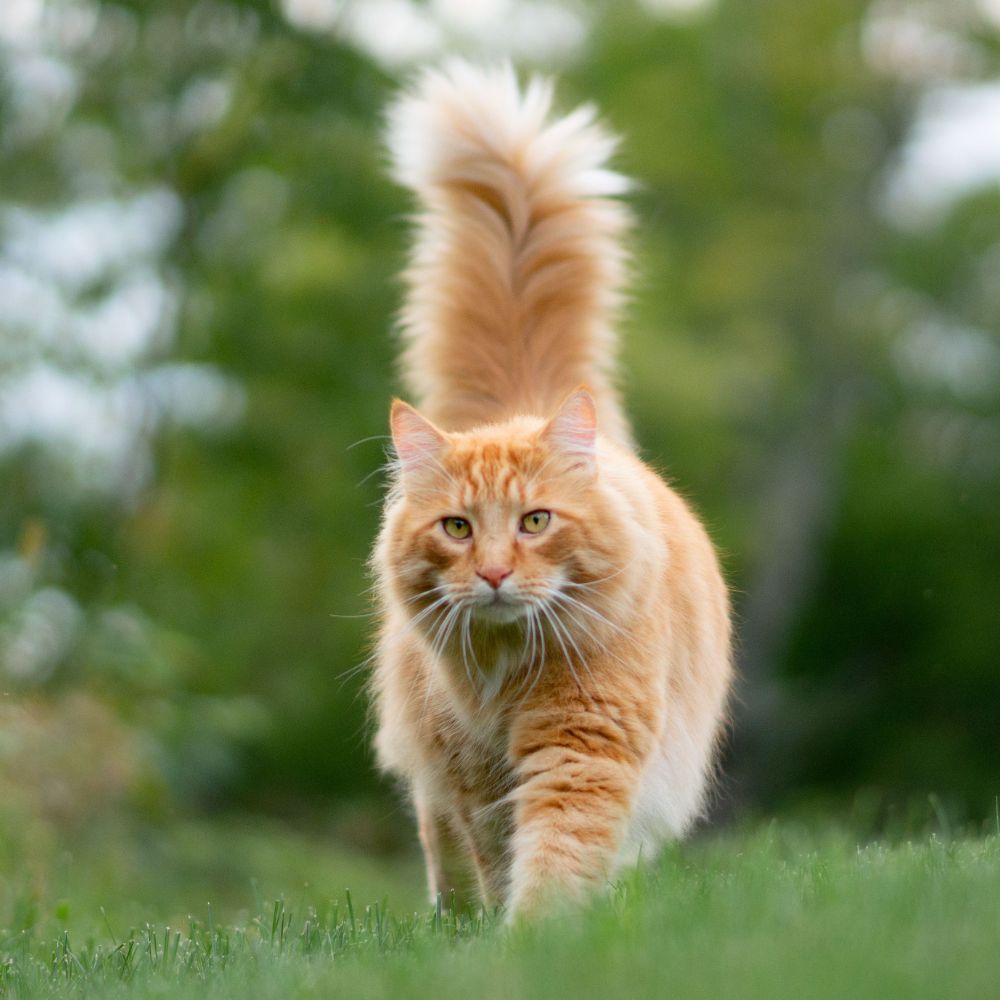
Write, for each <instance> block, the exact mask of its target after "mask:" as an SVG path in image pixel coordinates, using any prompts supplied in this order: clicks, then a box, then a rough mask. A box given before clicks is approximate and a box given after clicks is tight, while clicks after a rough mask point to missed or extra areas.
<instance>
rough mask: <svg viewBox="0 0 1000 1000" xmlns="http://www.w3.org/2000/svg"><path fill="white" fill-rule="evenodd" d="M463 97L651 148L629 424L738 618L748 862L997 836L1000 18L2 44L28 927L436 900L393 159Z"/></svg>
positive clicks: (9, 632) (634, 172)
mask: <svg viewBox="0 0 1000 1000" xmlns="http://www.w3.org/2000/svg"><path fill="white" fill-rule="evenodd" d="M448 53H463V54H466V55H470V56H475V57H482V58H491V59H496V58H500V57H506V56H509V57H511V58H513V59H514V60H515V61H516V62H517V63H518V64H519V65H521V66H524V67H526V68H531V67H534V68H539V69H541V70H543V71H544V72H547V73H552V74H556V75H558V77H559V78H560V84H559V95H560V103H561V105H562V106H563V107H567V108H568V107H570V106H572V105H574V104H576V103H578V102H580V101H592V102H595V103H596V104H597V105H598V106H599V107H600V108H601V109H602V112H603V115H604V117H605V119H606V121H607V122H608V123H609V125H610V126H611V127H612V128H613V129H614V130H616V131H618V132H619V133H621V134H622V136H623V137H624V139H623V142H622V146H621V149H620V153H619V156H618V164H617V165H618V166H619V168H620V169H621V170H623V171H625V172H626V173H628V174H630V175H631V176H633V177H635V178H636V179H637V180H638V182H639V183H638V184H637V187H636V190H635V192H634V194H633V195H632V196H631V198H630V201H631V204H632V206H633V208H634V212H635V216H636V220H637V228H636V234H635V240H634V254H635V282H634V290H633V292H634V294H633V298H632V301H631V304H630V306H629V309H628V313H627V317H626V320H625V323H624V365H623V370H624V373H625V377H624V388H625V395H626V397H627V400H628V405H629V408H630V411H631V413H632V414H633V416H634V419H635V424H636V428H637V433H638V437H639V440H640V441H641V444H642V449H643V453H644V455H645V456H646V457H647V458H648V459H649V460H651V461H652V462H654V463H656V464H657V465H659V466H661V467H663V468H664V469H666V470H668V473H669V475H670V476H671V477H672V478H673V480H674V481H675V482H676V484H677V485H678V488H679V489H680V490H681V492H682V493H684V494H685V495H686V496H688V497H689V498H691V500H692V501H693V502H694V504H695V506H696V508H697V509H698V510H700V511H701V513H702V514H703V516H704V517H705V519H706V521H707V523H708V525H709V526H710V530H711V532H712V534H713V536H714V537H715V539H716V540H717V542H718V544H719V546H720V548H721V551H722V553H723V558H724V562H725V567H726V571H727V574H728V577H729V579H730V580H731V582H732V585H733V588H734V595H735V602H736V607H737V613H738V619H739V634H740V642H739V667H740V671H741V677H742V680H741V685H740V690H739V697H738V701H737V704H736V724H735V729H734V733H733V736H732V739H731V741H730V745H729V749H728V759H727V764H726V778H725V781H724V783H723V785H722V788H721V792H720V796H719V801H718V802H717V804H716V808H715V812H714V822H716V823H725V822H732V821H733V820H734V819H739V818H740V817H745V816H754V815H773V814H777V813H782V812H802V811H810V812H812V813H813V814H816V815H820V816H825V817H829V818H830V819H831V820H832V821H836V822H844V823H849V824H852V825H854V826H855V827H857V828H859V829H861V830H863V831H865V832H878V831H884V830H887V829H893V828H895V829H905V828H906V826H907V824H913V823H920V822H924V821H925V819H926V817H927V816H931V817H932V819H933V820H934V821H935V822H937V823H939V824H944V825H949V826H954V825H956V824H972V825H975V824H977V823H983V822H987V821H988V822H993V821H994V820H993V817H994V815H995V809H996V801H997V799H996V796H997V795H998V793H1000V670H998V666H1000V662H998V656H1000V76H998V68H1000V4H998V3H997V2H996V0H976V2H973V0H940V2H918V0H914V2H910V3H906V2H895V0H875V2H863V0H823V2H822V3H803V2H801V0H760V2H754V3H745V2H743V0H715V2H712V0H645V2H643V3H638V2H610V0H608V2H602V3H583V2H556V0H432V2H427V3H418V2H413V0H283V2H277V0H275V2H266V0H259V2H250V0H157V2H155V3H154V2H148V0H134V2H129V0H119V2H103V0H4V3H3V4H2V6H0V889H2V888H3V886H4V885H5V884H6V885H7V886H8V888H9V886H10V885H11V884H13V883H14V882H17V883H18V884H19V885H21V886H22V888H23V883H24V882H25V880H28V881H31V882H32V884H34V885H36V886H38V887H39V888H38V892H39V893H42V894H44V892H45V891H48V890H47V889H46V887H47V886H48V887H49V888H50V889H51V891H52V892H56V893H57V894H58V892H59V891H68V890H66V889H65V885H68V884H70V883H67V882H66V881H65V880H66V879H70V880H71V879H72V878H75V877H82V876H81V875H80V871H81V869H82V868H88V869H89V870H90V871H91V872H92V873H96V874H94V877H95V878H97V877H100V878H102V879H104V882H103V883H101V884H102V885H104V886H105V887H106V888H105V891H112V890H111V889H109V888H107V887H113V886H115V885H120V886H128V887H131V888H130V891H133V892H138V891H139V890H136V889H135V886H136V885H137V884H139V883H138V882H137V880H139V882H141V880H142V879H155V878H156V877H158V876H157V873H158V872H159V873H161V874H162V873H164V872H166V873H172V877H173V878H174V881H175V882H176V883H177V884H178V885H181V884H183V882H184V878H187V879H188V880H189V883H190V885H191V886H195V887H197V888H196V889H194V890H192V891H195V892H197V893H200V892H202V886H203V885H204V884H205V883H204V880H205V879H207V878H209V877H211V878H212V879H214V880H215V882H214V883H213V884H215V885H216V886H217V885H218V882H219V880H220V879H224V877H225V876H226V873H227V872H228V873H230V874H231V876H232V881H233V884H234V885H243V884H244V881H245V879H246V878H249V876H250V875H252V874H253V872H254V871H261V870H265V869H267V864H268V863H269V862H267V861H266V860H265V859H267V858H271V857H273V856H280V857H282V858H283V859H284V861H283V863H284V864H286V866H291V867H286V868H285V869H283V871H285V872H286V873H287V872H289V871H295V872H298V870H299V869H298V868H296V867H295V866H296V865H298V866H300V867H301V869H302V871H303V872H308V871H309V870H311V871H313V872H314V873H315V872H317V871H327V869H325V868H323V865H324V864H326V863H327V861H324V859H329V858H331V857H334V856H336V857H337V858H346V859H348V860H347V861H345V862H344V864H343V866H342V868H339V869H337V875H336V876H334V875H330V876H329V877H330V878H331V879H334V878H340V877H341V875H340V872H341V871H343V873H344V874H343V878H344V880H345V881H346V880H347V879H350V880H351V882H350V884H353V885H359V884H360V885H361V886H367V885H369V884H373V885H374V884H375V883H377V878H375V877H374V876H373V880H367V879H368V875H367V874H366V873H367V872H368V869H366V868H365V867H364V866H365V865H368V864H371V863H373V862H372V859H373V858H378V857H380V856H382V855H385V856H388V857H391V858H395V859H399V860H397V861H393V862H392V863H393V864H394V865H396V866H402V868H401V869H400V870H403V869H405V870H406V871H407V872H413V873H415V872H416V870H417V869H416V865H415V863H414V862H413V860H412V857H413V845H414V838H413V833H412V830H411V824H410V821H409V819H408V817H407V815H406V811H405V808H403V807H401V806H400V805H399V802H398V799H397V798H396V797H395V796H394V794H393V791H392V789H390V788H388V787H387V786H386V785H384V784H382V783H380V782H379V780H378V779H377V777H376V775H375V773H374V770H373V767H372V758H371V753H370V751H369V747H368V729H369V727H368V722H367V717H366V711H367V708H366V702H365V697H364V684H365V669H364V666H363V664H364V660H365V657H366V656H367V653H368V634H369V622H368V619H367V618H366V617H365V615H366V614H367V613H368V612H369V611H370V600H369V597H368V595H367V594H366V588H367V586H368V580H367V577H366V572H365V560H366V556H367V552H368V548H369V544H370V542H371V539H372V537H373V535H374V533H375V530H376V526H377V522H378V516H379V501H380V493H381V482H380V476H379V472H378V471H377V470H378V469H379V467H380V465H381V464H382V462H383V460H384V448H385V439H384V437H383V435H384V433H385V428H386V411H387V404H388V401H389V399H390V397H391V395H392V393H393V391H394V389H395V388H396V386H397V382H396V379H395V374H394V367H393V365H394V361H393V359H394V353H395V348H394V342H393V337H392V335H391V330H392V326H393V316H394V311H395V310H396V308H397V307H398V305H399V300H400V288H399V285H398V284H397V279H396V275H397V273H398V271H399V269H400V267H401V265H402V263H403V260H404V256H405V252H406V246H407V221H406V216H407V212H408V211H409V210H410V208H411V205H410V204H409V202H408V201H407V199H406V197H405V196H404V195H403V194H402V193H401V192H400V191H399V190H397V189H395V188H394V187H393V185H392V184H391V183H390V182H389V181H388V179H387V176H386V170H385V158H384V154H383V152H382V149H381V146H380V127H381V126H380V122H381V115H382V110H383V108H384V105H385V103H386V101H387V99H388V98H389V96H390V95H391V94H392V93H393V91H394V89H395V88H396V87H397V86H398V85H399V84H400V82H401V81H403V80H405V79H406V78H407V75H408V74H409V73H411V72H412V70H413V68H414V66H416V65H419V64H421V63H423V62H426V61H433V60H434V59H437V58H440V57H441V56H442V55H444V54H448ZM296 838H298V839H296ZM303 838H304V839H303ZM88 845H90V846H88ZM338 851H339V852H341V853H340V854H338V853H337V852H338ZM352 852H353V853H352ZM81 860H82V861H83V862H85V863H84V864H81ZM407 866H411V867H407ZM59 873H61V874H59ZM164 877H165V876H164ZM294 877H295V878H298V875H297V874H296V875H295V876H294ZM307 877H308V876H307V874H303V875H302V879H303V880H305V879H307ZM407 878H409V876H407ZM4 879H7V882H6V883H4ZM60 879H63V881H62V882H60ZM116 880H117V881H116ZM417 881H418V876H417V875H416V874H414V877H413V881H412V884H413V885H416V884H417ZM407 884H409V883H407ZM52 886H57V888H56V889H52V888H51V887H52ZM58 886H62V887H63V888H58ZM216 891H219V890H218V889H217V890H216ZM178 892H180V890H178ZM140 895H141V893H140ZM19 898H21V899H22V903H19V904H18V905H19V906H21V905H23V898H24V897H23V894H22V896H21V897H19ZM196 898H199V899H200V898H201V896H200V895H198V896H196ZM163 905H164V907H166V908H168V909H169V907H170V906H171V905H176V906H180V905H182V903H180V902H176V903H164V904H163ZM7 916H8V918H10V913H8V914H7ZM15 916H16V915H15Z"/></svg>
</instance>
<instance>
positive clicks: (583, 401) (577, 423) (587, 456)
mask: <svg viewBox="0 0 1000 1000" xmlns="http://www.w3.org/2000/svg"><path fill="white" fill-rule="evenodd" d="M542 438H543V440H545V441H546V442H547V443H548V445H549V446H550V447H551V448H553V449H555V450H556V451H557V452H558V453H559V454H561V455H563V456H565V458H566V459H567V460H568V461H569V463H570V468H571V469H572V470H579V471H581V472H593V471H594V470H595V469H596V467H597V464H596V463H597V407H596V406H595V405H594V397H593V396H591V394H590V393H589V392H588V391H587V389H586V388H584V387H583V386H581V387H580V388H579V389H577V390H576V391H575V392H572V393H570V395H569V396H567V397H566V399H565V401H564V402H563V404H562V406H560V407H559V410H558V411H557V412H556V415H555V416H554V417H552V418H551V419H550V420H549V422H548V423H547V424H546V425H545V427H544V429H543V430H542Z"/></svg>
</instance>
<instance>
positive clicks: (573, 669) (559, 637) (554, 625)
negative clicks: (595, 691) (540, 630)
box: [539, 604, 585, 694]
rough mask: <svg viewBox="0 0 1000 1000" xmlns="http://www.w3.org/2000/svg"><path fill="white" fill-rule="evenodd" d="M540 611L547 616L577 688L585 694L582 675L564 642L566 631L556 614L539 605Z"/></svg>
mask: <svg viewBox="0 0 1000 1000" xmlns="http://www.w3.org/2000/svg"><path fill="white" fill-rule="evenodd" d="M539 610H540V611H541V612H542V614H543V615H545V618H546V620H547V621H548V622H549V625H550V626H551V627H552V634H553V635H554V636H555V640H556V642H558V643H559V648H560V649H561V650H562V654H563V658H564V659H565V661H566V666H567V667H568V668H569V672H570V673H571V674H572V675H573V680H574V681H575V682H576V686H577V688H578V690H579V691H580V693H581V694H584V693H585V691H584V687H583V682H582V681H581V680H580V675H579V674H578V673H577V672H576V667H574V666H573V657H571V656H570V655H569V650H568V649H567V648H566V644H565V643H564V642H563V634H564V630H563V629H562V628H561V626H560V624H559V621H558V619H557V618H556V616H555V614H554V613H553V612H552V611H551V610H550V609H549V608H547V607H546V606H545V605H544V604H540V605H539Z"/></svg>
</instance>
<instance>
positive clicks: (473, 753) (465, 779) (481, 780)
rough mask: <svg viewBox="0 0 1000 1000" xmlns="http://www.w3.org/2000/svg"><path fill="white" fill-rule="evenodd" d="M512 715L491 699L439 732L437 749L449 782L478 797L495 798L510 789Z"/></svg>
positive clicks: (511, 779)
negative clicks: (491, 701) (477, 709)
mask: <svg viewBox="0 0 1000 1000" xmlns="http://www.w3.org/2000/svg"><path fill="white" fill-rule="evenodd" d="M509 747H510V716H509V712H508V711H507V710H506V709H505V708H504V707H503V706H500V705H494V704H490V703H487V704H485V705H481V706H480V710H479V711H478V712H476V713H475V714H471V713H466V712H463V713H462V716H461V717H455V718H454V720H453V723H452V725H450V726H447V727H446V728H445V729H444V731H443V732H439V734H438V739H437V750H438V754H439V763H440V764H441V765H442V767H443V770H444V774H445V777H446V780H447V783H448V784H449V785H450V786H451V787H452V788H453V789H455V790H458V791H461V792H464V793H467V794H470V795H474V796H475V797H477V798H483V799H495V798H498V797H499V796H501V795H503V794H505V793H506V792H507V791H509V790H510V788H511V787H512V784H513V768H512V766H511V763H510V753H509Z"/></svg>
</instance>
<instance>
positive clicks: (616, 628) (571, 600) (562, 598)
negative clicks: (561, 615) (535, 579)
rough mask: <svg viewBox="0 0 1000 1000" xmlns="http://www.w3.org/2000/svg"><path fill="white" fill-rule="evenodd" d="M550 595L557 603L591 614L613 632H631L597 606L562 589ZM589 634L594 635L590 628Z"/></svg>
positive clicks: (620, 633)
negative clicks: (606, 615)
mask: <svg viewBox="0 0 1000 1000" xmlns="http://www.w3.org/2000/svg"><path fill="white" fill-rule="evenodd" d="M549 596H550V597H551V599H552V600H553V601H555V602H556V603H559V604H563V605H565V606H566V607H571V608H574V609H576V610H579V611H581V612H583V614H586V615H590V617H591V618H593V619H594V620H595V621H597V622H599V623H600V624H601V625H603V626H604V627H605V628H609V629H611V631H612V632H617V633H618V635H623V636H627V635H628V634H629V633H628V632H627V631H626V630H625V629H623V628H622V627H621V626H620V625H616V624H615V623H614V622H613V621H611V620H610V619H609V618H606V617H605V616H604V615H602V614H601V613H600V611H598V610H597V609H596V608H592V607H591V606H590V605H589V604H585V603H584V602H583V601H578V600H577V599H576V598H575V597H572V596H571V595H570V594H564V593H562V592H561V591H559V590H556V591H553V592H552V594H550V595H549ZM588 635H592V634H591V633H590V632H589V630H588ZM592 638H595V639H596V637H595V636H592Z"/></svg>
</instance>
